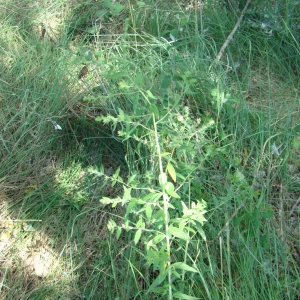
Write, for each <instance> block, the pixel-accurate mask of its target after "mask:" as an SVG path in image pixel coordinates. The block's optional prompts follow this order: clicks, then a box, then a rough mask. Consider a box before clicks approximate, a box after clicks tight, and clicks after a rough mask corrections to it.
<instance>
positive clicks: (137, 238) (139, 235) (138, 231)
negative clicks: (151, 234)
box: [133, 229, 142, 244]
mask: <svg viewBox="0 0 300 300" xmlns="http://www.w3.org/2000/svg"><path fill="white" fill-rule="evenodd" d="M141 235H142V229H139V230H137V231H136V233H135V235H134V240H133V241H134V243H135V244H137V243H138V242H139V240H140V238H141Z"/></svg>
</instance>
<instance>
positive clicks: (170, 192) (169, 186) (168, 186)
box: [164, 182, 180, 199]
mask: <svg viewBox="0 0 300 300" xmlns="http://www.w3.org/2000/svg"><path fill="white" fill-rule="evenodd" d="M164 187H165V189H166V191H167V193H168V195H169V196H172V197H174V198H177V199H178V198H180V197H179V195H178V194H177V193H176V192H175V191H174V190H175V188H174V185H173V183H171V182H167V183H166V184H165V185H164Z"/></svg>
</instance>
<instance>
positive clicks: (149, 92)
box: [147, 90, 156, 99]
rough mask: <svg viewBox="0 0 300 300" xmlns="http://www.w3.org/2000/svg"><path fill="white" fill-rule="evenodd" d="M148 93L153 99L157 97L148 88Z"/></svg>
mask: <svg viewBox="0 0 300 300" xmlns="http://www.w3.org/2000/svg"><path fill="white" fill-rule="evenodd" d="M147 95H148V96H149V98H151V99H156V97H155V96H154V95H153V94H152V93H151V91H150V90H147Z"/></svg>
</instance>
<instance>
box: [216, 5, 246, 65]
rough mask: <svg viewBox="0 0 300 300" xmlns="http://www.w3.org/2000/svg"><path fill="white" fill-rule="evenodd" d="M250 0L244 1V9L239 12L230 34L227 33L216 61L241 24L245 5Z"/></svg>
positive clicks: (217, 60)
mask: <svg viewBox="0 0 300 300" xmlns="http://www.w3.org/2000/svg"><path fill="white" fill-rule="evenodd" d="M250 2H251V0H248V1H247V3H246V5H245V7H244V9H243V10H242V13H241V15H240V17H239V19H238V21H237V22H236V24H235V26H234V28H233V29H232V31H231V32H230V34H229V36H228V38H227V39H226V41H225V43H224V44H223V46H222V47H221V50H220V52H219V53H218V56H217V58H216V62H219V61H220V59H221V57H222V55H223V53H224V51H225V49H226V47H227V46H228V44H229V42H230V41H231V40H232V38H233V35H234V34H235V32H236V30H237V29H238V27H239V26H240V24H241V22H242V19H243V17H244V15H245V12H246V9H247V7H248V5H249V3H250Z"/></svg>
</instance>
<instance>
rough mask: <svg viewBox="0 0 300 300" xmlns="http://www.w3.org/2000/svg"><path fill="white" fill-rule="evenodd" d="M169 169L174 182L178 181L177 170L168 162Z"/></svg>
mask: <svg viewBox="0 0 300 300" xmlns="http://www.w3.org/2000/svg"><path fill="white" fill-rule="evenodd" d="M167 171H168V173H169V175H170V176H171V178H172V179H173V181H174V182H176V171H175V169H174V167H173V165H172V164H171V163H168V165H167Z"/></svg>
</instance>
